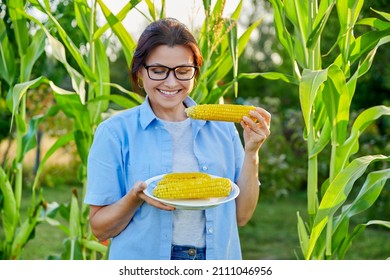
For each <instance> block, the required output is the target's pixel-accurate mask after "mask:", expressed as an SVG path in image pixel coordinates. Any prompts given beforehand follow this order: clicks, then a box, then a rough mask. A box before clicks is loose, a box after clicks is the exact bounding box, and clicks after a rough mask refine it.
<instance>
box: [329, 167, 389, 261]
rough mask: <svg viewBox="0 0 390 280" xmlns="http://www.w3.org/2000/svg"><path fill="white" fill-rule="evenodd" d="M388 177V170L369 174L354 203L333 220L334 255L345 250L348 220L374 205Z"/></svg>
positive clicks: (343, 208) (344, 208) (344, 207)
mask: <svg viewBox="0 0 390 280" xmlns="http://www.w3.org/2000/svg"><path fill="white" fill-rule="evenodd" d="M389 177H390V170H389V169H387V170H380V171H374V172H371V173H369V174H368V176H367V177H366V180H365V182H364V184H363V186H362V188H361V189H360V191H359V193H358V195H357V196H356V198H355V199H354V201H353V202H352V203H350V204H348V205H345V206H343V207H342V210H341V214H340V215H339V217H337V218H336V219H335V222H334V227H333V231H334V232H333V234H332V235H333V237H332V248H333V251H334V252H335V253H338V252H343V251H344V250H345V249H346V248H345V245H346V243H344V242H345V239H346V237H348V226H349V224H350V218H351V217H352V216H355V215H357V214H359V213H362V212H364V211H366V210H367V209H369V208H370V207H371V206H372V205H373V204H374V203H375V201H376V200H377V198H378V197H379V195H380V193H381V192H382V190H383V187H384V184H385V182H386V180H387V179H388V178H389ZM338 254H340V253H338ZM341 254H343V253H341Z"/></svg>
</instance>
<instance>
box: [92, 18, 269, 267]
mask: <svg viewBox="0 0 390 280" xmlns="http://www.w3.org/2000/svg"><path fill="white" fill-rule="evenodd" d="M202 63H203V58H202V55H201V52H200V49H199V46H198V44H197V42H196V40H195V38H194V36H193V35H192V34H191V32H190V31H189V29H188V28H187V27H186V26H185V25H184V24H183V23H181V22H180V21H178V20H176V19H174V18H164V19H160V20H157V21H154V22H152V23H151V24H150V25H149V26H147V27H146V29H145V31H144V32H143V33H142V34H141V36H140V38H139V40H138V45H137V48H136V50H135V52H134V56H133V60H132V63H131V79H132V82H133V83H134V84H135V86H136V87H138V90H140V91H141V90H143V91H144V92H145V93H146V98H145V101H144V102H143V103H142V104H141V105H140V106H136V107H134V108H131V109H129V110H126V111H124V112H122V113H120V114H117V115H115V116H112V117H111V118H109V119H108V120H105V121H103V122H102V123H101V124H100V125H99V127H98V128H97V130H96V134H95V137H94V142H93V144H92V147H91V150H90V153H89V159H88V188H87V194H86V197H85V202H86V203H87V204H89V205H90V224H91V228H92V230H93V232H94V234H95V235H96V237H97V238H98V239H100V240H106V239H111V240H112V242H111V246H110V254H109V258H110V259H171V260H173V259H241V248H240V240H239V235H238V226H239V225H241V226H242V225H245V224H246V223H247V222H248V221H249V219H250V218H251V216H252V214H253V212H254V210H255V208H256V206H257V201H258V196H259V181H258V162H259V158H258V152H259V149H260V147H261V146H262V144H263V142H264V141H265V139H266V138H267V136H268V135H269V127H270V121H271V116H270V114H269V113H268V112H266V111H265V110H263V109H261V108H253V110H252V111H251V112H250V117H251V118H249V117H246V116H245V117H243V118H242V120H241V125H242V127H243V129H244V142H245V150H244V149H243V145H242V143H241V140H240V136H239V134H238V132H237V129H236V127H235V125H234V123H232V122H214V121H202V120H194V119H190V118H188V117H187V115H186V113H185V109H186V108H187V107H190V106H194V105H196V103H195V101H194V100H193V99H191V98H190V97H189V94H190V93H191V91H192V90H193V88H194V84H195V79H196V78H198V75H199V71H197V70H198V68H199V67H201V66H202ZM175 172H205V173H208V174H212V175H214V176H218V177H222V178H224V180H225V181H231V182H233V183H235V184H236V185H237V186H238V188H239V191H238V190H237V194H238V193H239V195H238V196H237V197H234V198H233V199H231V200H230V201H229V202H226V203H224V204H221V205H218V206H216V207H214V208H207V209H191V210H189V209H176V206H174V205H172V204H168V203H164V202H163V201H161V200H158V199H157V198H155V197H152V196H148V195H146V194H145V193H144V190H145V189H146V187H147V185H146V183H145V182H147V181H148V180H149V179H150V178H153V177H155V176H159V175H161V174H166V173H168V174H169V173H175ZM221 217H223V218H221ZM141 244H142V246H140V245H141ZM183 252H201V253H199V254H198V253H196V254H193V253H191V254H190V253H184V255H183Z"/></svg>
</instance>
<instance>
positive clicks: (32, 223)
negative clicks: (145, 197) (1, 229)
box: [11, 203, 43, 259]
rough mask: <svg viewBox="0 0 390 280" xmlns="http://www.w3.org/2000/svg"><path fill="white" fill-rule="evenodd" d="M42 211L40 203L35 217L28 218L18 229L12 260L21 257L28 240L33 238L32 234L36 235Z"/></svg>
mask: <svg viewBox="0 0 390 280" xmlns="http://www.w3.org/2000/svg"><path fill="white" fill-rule="evenodd" d="M42 210H43V206H42V205H41V203H39V204H38V205H36V206H35V209H34V211H33V215H32V216H30V217H28V218H27V219H26V220H25V221H24V222H23V223H22V225H21V227H20V228H18V231H17V234H16V236H15V239H14V240H13V242H12V253H11V257H12V258H14V259H16V258H17V257H18V256H20V253H21V251H22V249H23V248H24V246H25V244H26V243H27V242H28V240H29V239H30V238H31V236H32V234H33V233H34V230H35V228H36V226H37V224H38V221H39V216H40V215H41V211H42Z"/></svg>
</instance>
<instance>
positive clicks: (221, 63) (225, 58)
mask: <svg viewBox="0 0 390 280" xmlns="http://www.w3.org/2000/svg"><path fill="white" fill-rule="evenodd" d="M261 21H262V19H259V20H257V21H256V22H254V23H253V24H252V25H251V26H250V27H249V28H248V29H246V30H245V32H244V33H243V34H242V35H241V36H240V38H239V40H238V57H239V56H241V54H242V52H243V51H244V49H245V46H246V45H247V43H248V41H249V39H250V35H251V33H252V32H253V30H255V29H256V27H257V26H258V25H259V24H260V23H261ZM231 69H232V63H231V57H230V54H229V53H228V52H226V53H225V54H224V55H222V56H221V57H220V58H219V59H218V61H216V62H215V63H214V64H213V65H212V66H210V67H209V68H208V69H206V70H205V71H204V72H203V73H202V75H201V79H207V80H208V81H209V82H210V80H212V81H219V80H221V79H222V78H223V77H225V76H226V75H227V74H228V73H229V71H230V70H231ZM211 77H212V79H211ZM210 83H212V84H215V83H213V82H210Z"/></svg>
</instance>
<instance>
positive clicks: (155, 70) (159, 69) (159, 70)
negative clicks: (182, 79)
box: [150, 67, 168, 74]
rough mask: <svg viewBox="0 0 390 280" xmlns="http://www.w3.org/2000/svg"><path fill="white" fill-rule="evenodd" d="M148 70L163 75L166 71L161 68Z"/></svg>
mask: <svg viewBox="0 0 390 280" xmlns="http://www.w3.org/2000/svg"><path fill="white" fill-rule="evenodd" d="M150 70H151V71H152V72H153V73H154V74H165V73H167V71H168V70H167V69H166V68H162V67H153V68H150Z"/></svg>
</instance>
